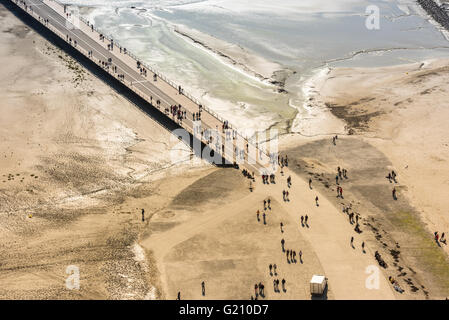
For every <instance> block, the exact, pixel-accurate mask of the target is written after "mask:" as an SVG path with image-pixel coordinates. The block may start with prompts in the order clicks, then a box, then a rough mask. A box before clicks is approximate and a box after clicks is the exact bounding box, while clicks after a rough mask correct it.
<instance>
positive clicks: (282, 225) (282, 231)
mask: <svg viewBox="0 0 449 320" xmlns="http://www.w3.org/2000/svg"><path fill="white" fill-rule="evenodd" d="M283 227H284V224H283V223H282V222H281V233H284V230H283Z"/></svg>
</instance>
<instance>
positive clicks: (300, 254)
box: [298, 250, 302, 263]
mask: <svg viewBox="0 0 449 320" xmlns="http://www.w3.org/2000/svg"><path fill="white" fill-rule="evenodd" d="M298 256H299V262H301V263H302V250H299V252H298Z"/></svg>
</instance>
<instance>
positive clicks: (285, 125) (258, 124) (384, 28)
mask: <svg viewBox="0 0 449 320" xmlns="http://www.w3.org/2000/svg"><path fill="white" fill-rule="evenodd" d="M65 2H66V3H69V4H77V5H79V6H81V13H82V14H83V15H84V16H86V18H88V19H89V20H90V21H91V22H94V24H95V25H96V26H97V27H98V28H100V29H101V30H104V31H105V32H106V33H108V34H110V35H112V36H113V37H114V39H115V40H116V41H118V42H120V43H121V44H122V45H124V46H126V47H127V48H128V49H130V50H131V51H133V52H134V53H135V54H136V55H137V56H139V57H141V58H142V60H144V61H146V62H147V63H148V64H151V65H153V66H155V67H156V68H157V69H159V70H160V71H161V72H162V73H164V74H166V75H167V76H168V77H169V78H172V79H176V81H177V82H179V83H182V84H183V85H184V87H185V88H186V90H187V91H190V92H191V93H193V94H194V95H195V96H197V97H198V98H201V99H202V100H203V101H204V102H205V104H206V105H208V106H209V107H211V108H212V109H214V110H215V111H216V112H217V113H219V114H221V115H222V116H223V117H225V118H227V119H229V120H230V122H231V123H233V124H235V125H237V126H238V127H240V128H248V129H250V130H265V129H267V128H269V127H271V126H275V127H276V128H278V129H281V130H282V131H284V132H285V131H287V130H293V131H300V132H301V133H303V134H308V133H310V132H314V133H316V132H317V130H316V128H315V129H313V128H312V127H313V125H304V122H307V121H309V120H312V118H316V117H319V114H318V113H317V111H316V110H315V111H314V112H311V111H310V110H309V108H307V104H304V101H305V98H306V97H305V96H304V95H305V94H307V90H304V88H303V84H304V82H305V81H306V79H308V78H309V77H310V76H311V75H313V74H314V73H316V72H317V69H320V68H324V67H328V66H331V67H333V66H346V67H351V66H385V65H393V64H398V63H409V62H414V61H420V60H424V59H429V58H438V57H448V56H449V42H448V41H447V39H446V38H445V37H444V35H443V34H442V33H441V31H440V30H439V29H438V28H437V27H436V26H435V25H434V24H431V23H429V21H427V18H426V16H425V14H424V13H423V12H422V10H421V9H420V8H419V7H417V6H416V4H415V1H413V0H391V1H386V0H371V1H366V0H280V1H278V2H277V3H273V2H271V1H266V0H251V1H249V0H247V1H243V0H205V1H201V0H198V1H195V0H157V1H151V0H147V1H131V0H121V1H118V0H112V1H106V0H103V1H99V0H94V1H87V0H86V1H84V0H78V1H73V0H65ZM368 5H377V6H378V7H379V8H380V14H381V19H380V30H368V29H367V28H366V27H365V19H366V14H365V10H366V7H367V6H368ZM131 7H135V8H131ZM174 25H184V26H187V27H189V28H190V29H195V30H198V31H201V32H203V33H206V34H209V35H212V36H214V37H216V38H218V39H221V40H224V41H226V42H229V43H232V44H237V45H239V46H241V47H242V48H245V49H248V50H249V51H251V52H253V53H254V54H256V55H258V56H261V57H264V58H266V59H267V60H269V61H273V62H276V63H279V64H280V65H281V69H288V70H291V71H294V72H295V73H294V74H291V76H290V77H289V79H288V80H287V83H286V90H287V91H288V94H285V93H284V94H283V93H278V92H277V88H276V87H275V86H273V85H270V84H269V83H267V82H263V81H260V80H259V79H257V78H255V77H253V75H252V74H246V73H244V72H242V71H241V70H239V69H237V68H235V67H233V66H232V65H230V64H227V63H225V61H224V60H223V59H221V58H220V57H218V56H217V55H215V54H213V53H211V52H209V51H208V50H206V49H204V48H203V47H201V46H199V45H195V44H193V43H192V42H191V41H188V40H186V38H184V37H181V36H180V35H179V34H177V33H175V32H174ZM255 71H257V70H255ZM295 118H297V119H296V121H293V119H295ZM301 123H302V124H301ZM311 123H313V122H311ZM323 133H324V132H323Z"/></svg>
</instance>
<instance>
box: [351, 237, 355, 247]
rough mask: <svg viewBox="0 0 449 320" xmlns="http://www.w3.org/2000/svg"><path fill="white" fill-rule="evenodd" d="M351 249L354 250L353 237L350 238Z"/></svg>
mask: <svg viewBox="0 0 449 320" xmlns="http://www.w3.org/2000/svg"><path fill="white" fill-rule="evenodd" d="M351 247H353V248H354V237H351Z"/></svg>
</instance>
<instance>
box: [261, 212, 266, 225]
mask: <svg viewBox="0 0 449 320" xmlns="http://www.w3.org/2000/svg"><path fill="white" fill-rule="evenodd" d="M262 216H263V224H265V225H266V224H267V221H266V220H265V212H264V213H263V215H262Z"/></svg>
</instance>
